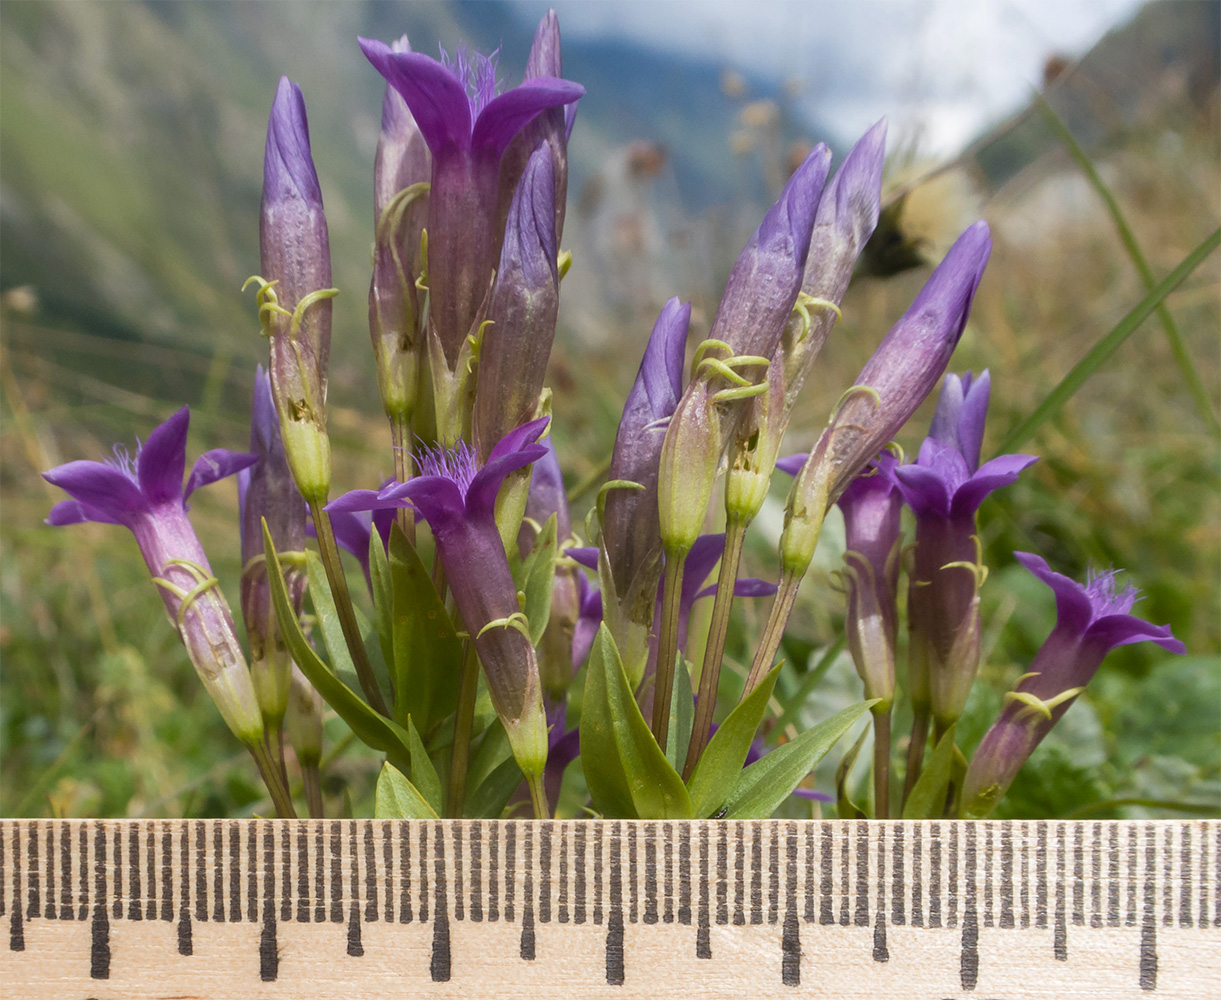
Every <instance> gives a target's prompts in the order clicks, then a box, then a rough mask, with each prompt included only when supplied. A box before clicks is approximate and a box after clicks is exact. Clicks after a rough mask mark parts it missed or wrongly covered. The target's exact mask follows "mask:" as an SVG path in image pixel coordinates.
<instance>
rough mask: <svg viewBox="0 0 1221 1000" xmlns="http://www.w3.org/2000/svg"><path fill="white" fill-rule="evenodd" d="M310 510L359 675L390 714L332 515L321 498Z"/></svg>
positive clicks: (371, 697) (372, 699) (375, 705)
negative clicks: (358, 619)
mask: <svg viewBox="0 0 1221 1000" xmlns="http://www.w3.org/2000/svg"><path fill="white" fill-rule="evenodd" d="M310 511H311V513H312V514H313V517H314V529H315V531H316V532H317V534H318V552H319V554H320V555H321V556H322V565H323V566H325V567H326V579H327V582H328V583H329V584H330V585H331V596H332V597H334V598H335V610H336V611H337V612H338V614H339V624H340V626H341V627H342V628H343V638H344V641H345V642H346V643H347V644H348V652H350V653H351V654H352V665H353V666H354V667H355V668H356V677H357V679H358V680H359V681H360V687H361V690H363V691H364V693H365V697H366V698H368V699H369V704H370V705H372V706H373V708H374V709H376V710H377V711H378V712H381V714H382V715H384V716H387V717H389V715H390V710H389V709H388V708H387V707H386V700H385V699H384V698H383V697H382V692H381V688H379V687H378V686H377V678H376V677H375V676H373V667H372V666H371V665H370V663H369V654H368V653H367V652H365V642H364V638H363V637H362V636H361V634H360V626H359V625H358V624H357V623H356V612H355V611H354V610H353V609H352V595H351V594H349V593H348V578H347V577H346V576H345V575H344V572H343V564H342V563H341V562H340V561H339V548H338V546H336V544H335V532H334V531H333V530H332V529H331V517H330V515H329V514H328V513H327V512H326V511H325V510H323V509H322V504H321V503H319V502H318V501H317V500H311V501H310Z"/></svg>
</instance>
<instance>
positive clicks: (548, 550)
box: [522, 514, 559, 646]
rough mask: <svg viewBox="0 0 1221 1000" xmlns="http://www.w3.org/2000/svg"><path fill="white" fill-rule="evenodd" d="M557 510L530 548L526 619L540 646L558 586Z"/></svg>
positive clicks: (526, 587) (526, 588)
mask: <svg viewBox="0 0 1221 1000" xmlns="http://www.w3.org/2000/svg"><path fill="white" fill-rule="evenodd" d="M558 523H559V522H558V520H557V517H556V515H555V514H552V515H551V516H550V517H549V518H547V523H546V525H544V527H543V530H542V531H541V532H539V534H538V537H537V538H535V539H534V548H533V549H531V551H530V559H529V570H528V572H527V575H526V586H525V588H524V589H525V592H526V606H525V607H524V608H523V609H522V610H523V611H525V613H526V621H528V622H529V623H530V642H531V644H532V645H535V646H537V645H538V644H539V642H540V641H541V640H542V638H543V632H545V631H546V629H547V621H548V619H549V618H550V617H551V595H552V592H553V591H554V589H555V559H556V555H557V554H558V552H559V547H558V545H557V537H556V536H557V531H558V529H557V524H558Z"/></svg>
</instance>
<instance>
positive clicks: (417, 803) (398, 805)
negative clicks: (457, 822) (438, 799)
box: [373, 761, 438, 819]
mask: <svg viewBox="0 0 1221 1000" xmlns="http://www.w3.org/2000/svg"><path fill="white" fill-rule="evenodd" d="M373 818H374V819H437V818H438V817H437V813H436V811H435V810H434V809H433V808H432V806H431V805H429V804H428V802H427V801H425V799H424V796H423V795H421V794H420V792H419V790H418V789H417V788H416V787H415V785H413V784H412V783H411V782H410V781H408V780H407V776H406V775H405V774H403V772H402V771H400V770H399V769H398V768H396V767H395V766H394V765H393V764H391V763H390V762H389V761H387V762H386V763H385V764H383V765H382V773H381V774H379V775H378V777H377V795H376V797H375V799H374V805H373Z"/></svg>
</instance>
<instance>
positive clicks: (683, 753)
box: [666, 656, 700, 816]
mask: <svg viewBox="0 0 1221 1000" xmlns="http://www.w3.org/2000/svg"><path fill="white" fill-rule="evenodd" d="M694 720H695V694H694V692H693V691H692V690H691V670H690V667H689V666H688V664H687V661H686V660H684V659H683V658H682V657H681V656H680V657H679V658H678V662H677V663H676V664H675V666H674V687H673V689H672V690H671V691H670V733H669V735H668V737H667V738H666V760H668V761H669V762H670V765H671V766H672V767H673V768H674V770H676V771H677V770H678V769H679V768H681V767H682V766H683V764H684V763H685V762H686V760H687V744H688V743H690V742H691V725H692V723H693V722H694ZM692 815H694V816H699V815H700V813H698V812H697V813H693V814H692Z"/></svg>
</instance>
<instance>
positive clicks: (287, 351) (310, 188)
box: [259, 77, 335, 500]
mask: <svg viewBox="0 0 1221 1000" xmlns="http://www.w3.org/2000/svg"><path fill="white" fill-rule="evenodd" d="M259 246H260V256H261V260H262V271H263V275H262V276H263V279H264V280H265V281H266V282H268V283H269V284H268V285H267V286H266V287H265V288H264V289H263V290H262V292H261V293H260V298H261V300H262V302H261V308H260V317H261V318H262V319H263V322H264V330H265V332H266V333H267V334H268V336H269V337H270V340H271V387H272V394H273V396H274V397H275V401H276V410H277V412H278V413H279V416H280V431H281V435H282V437H283V441H284V447H285V452H286V454H287V456H288V462H289V466H290V468H291V469H292V471H293V477H294V479H295V480H296V482H297V488H298V489H299V490H300V491H301V493H302V495H303V496H305V497H306V499H309V500H325V499H326V495H327V492H328V491H329V489H330V477H331V450H330V442H329V441H328V439H327V436H326V388H327V365H328V360H329V354H330V349H331V303H330V301H329V298H330V296H332V295H334V294H335V292H334V290H333V289H331V287H330V285H331V254H330V246H329V240H328V235H327V225H326V216H325V215H324V214H323V210H322V189H321V188H320V187H319V184H318V175H317V173H316V172H315V170H314V162H313V159H312V158H311V156H310V144H309V125H308V123H307V122H306V118H305V102H304V100H303V99H302V97H301V90H300V89H299V88H298V87H297V85H296V84H294V83H291V82H289V80H288V79H287V78H286V77H282V78H281V79H280V86H279V88H278V90H277V91H276V99H275V103H274V104H273V105H272V109H271V118H270V121H269V122H268V126H267V151H266V156H265V159H264V162H263V201H262V209H261V214H260V219H259Z"/></svg>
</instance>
